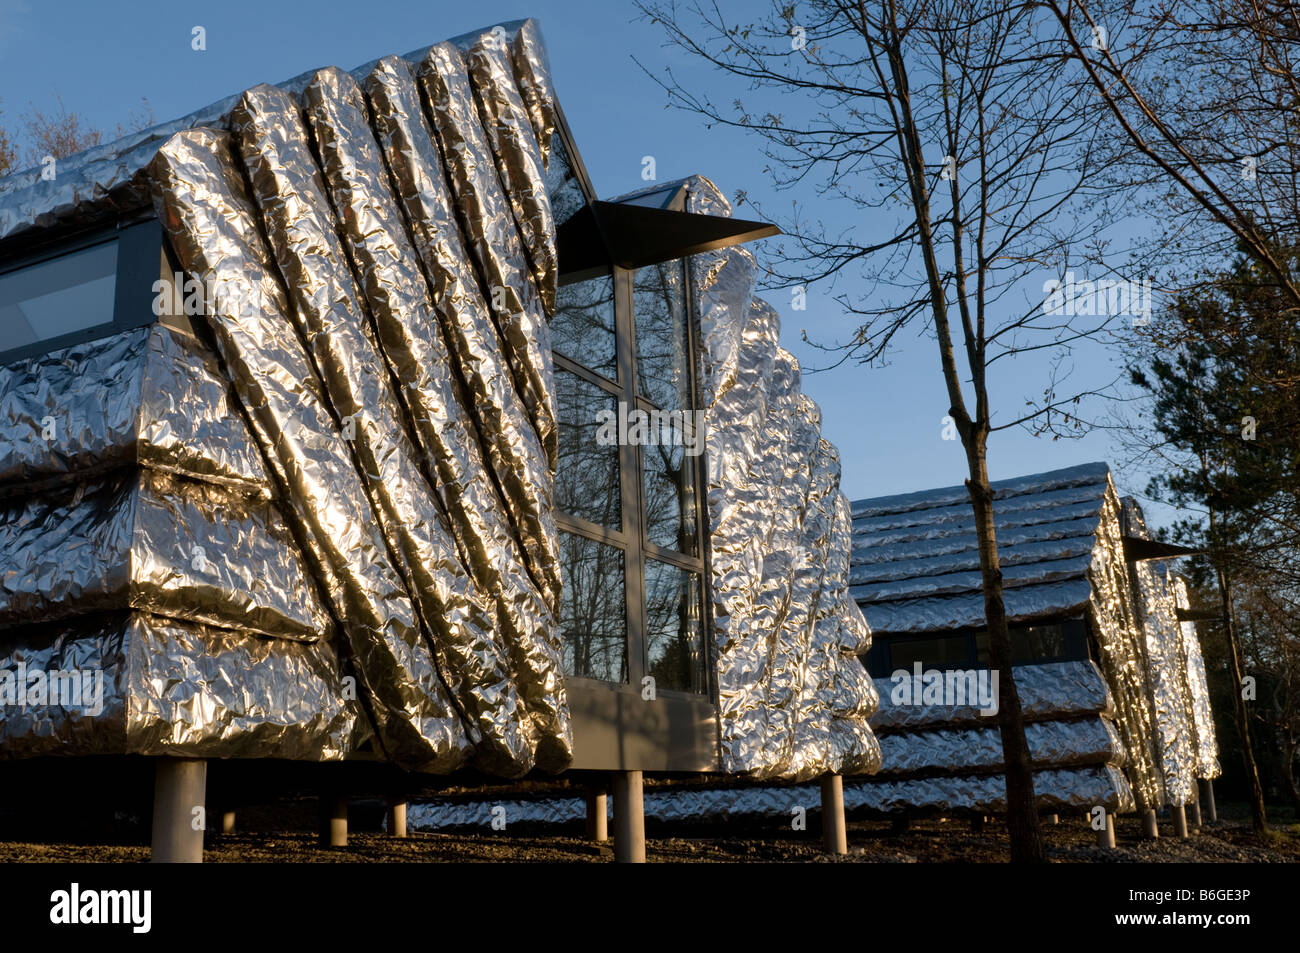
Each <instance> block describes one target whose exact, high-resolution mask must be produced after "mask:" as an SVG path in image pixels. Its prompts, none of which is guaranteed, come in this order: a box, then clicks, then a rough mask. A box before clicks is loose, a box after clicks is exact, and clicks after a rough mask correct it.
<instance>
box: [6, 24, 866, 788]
mask: <svg viewBox="0 0 1300 953" xmlns="http://www.w3.org/2000/svg"><path fill="white" fill-rule="evenodd" d="M58 169H59V171H58V176H57V179H56V180H55V181H47V180H46V179H43V178H42V177H41V176H40V175H39V174H33V173H32V172H23V173H18V174H16V175H13V176H10V177H8V178H7V179H4V180H0V316H3V321H4V323H3V326H0V365H2V366H0V568H3V573H4V575H3V586H0V672H11V673H19V672H22V673H34V672H37V671H41V672H45V671H51V672H53V671H56V670H57V672H60V673H65V674H66V675H67V678H66V681H67V683H68V687H69V691H71V688H72V687H76V688H77V689H78V691H77V693H76V694H75V696H74V695H73V694H69V693H63V692H61V693H60V694H59V695H58V697H49V696H48V694H47V696H46V697H44V698H40V699H38V698H35V697H31V698H29V697H27V696H26V695H24V696H23V698H22V699H21V701H20V702H19V701H16V702H15V704H14V705H9V704H7V703H6V704H5V706H4V708H3V710H2V711H0V757H4V758H9V759H21V758H28V757H33V756H37V755H47V754H88V753H95V754H126V753H134V754H147V755H158V756H171V757H175V758H192V759H209V758H259V757H261V758H280V759H290V760H300V761H326V760H340V759H361V760H379V761H385V762H391V763H393V764H396V765H398V766H400V767H401V768H404V769H407V770H409V771H413V772H424V773H430V774H446V773H449V772H453V771H457V770H459V769H461V768H473V769H476V770H478V771H481V772H485V773H488V774H493V775H497V776H501V777H507V778H515V777H520V776H523V775H526V774H528V773H530V772H533V771H540V772H545V773H555V772H559V771H563V770H565V769H568V768H577V769H588V770H602V771H615V770H617V771H641V770H647V771H655V770H662V771H703V772H718V771H721V772H727V773H732V774H743V775H746V776H749V777H752V778H765V779H787V780H800V779H808V778H812V777H814V776H818V775H824V774H826V773H828V772H842V773H860V772H869V771H872V770H874V769H875V768H876V767H877V766H878V765H879V763H880V750H879V747H878V746H877V744H876V742H875V739H874V737H873V735H872V732H871V730H870V728H869V727H868V721H867V720H868V717H869V716H870V715H871V713H872V712H873V711H874V709H875V705H876V696H875V690H874V687H873V685H872V683H871V682H870V680H869V679H868V678H866V676H865V674H864V672H863V670H862V668H861V666H860V665H859V664H858V662H857V661H856V658H855V656H856V654H858V653H861V652H862V651H864V650H865V648H866V646H867V644H868V642H869V635H870V633H869V630H868V629H867V627H866V624H865V622H864V620H863V618H862V615H861V612H860V611H859V610H858V608H857V605H856V604H855V603H854V601H853V600H852V598H850V595H849V551H850V546H849V540H850V536H851V532H852V530H851V517H850V509H849V506H848V503H847V501H846V500H845V499H844V498H843V497H842V496H841V495H840V493H839V461H838V456H837V454H836V451H835V448H834V447H832V446H831V445H830V444H829V443H827V442H826V441H825V440H824V439H822V438H821V436H820V429H819V413H818V410H817V407H816V405H815V404H813V403H812V401H810V400H809V399H808V398H807V397H805V396H803V395H802V393H801V391H800V385H799V369H798V365H797V363H796V362H795V360H794V359H793V357H792V356H791V355H790V354H789V353H788V352H786V351H784V350H783V349H781V348H780V347H779V345H778V343H777V340H778V325H777V320H776V316H775V312H774V311H773V310H772V309H771V308H770V307H769V306H767V305H766V304H765V303H763V302H762V301H760V300H758V299H756V298H754V297H753V287H754V280H755V274H756V267H755V264H754V259H753V257H752V255H750V254H749V252H747V251H744V250H743V249H741V248H740V247H739V243H741V242H744V241H748V240H750V239H753V238H758V237H762V236H763V235H767V234H771V233H772V232H773V231H774V229H772V228H771V227H770V226H767V225H765V224H764V223H760V222H746V221H743V220H739V219H735V218H733V217H731V215H730V208H729V207H728V205H727V203H726V201H725V199H724V198H723V197H722V195H721V193H720V192H719V191H718V190H717V188H716V187H714V186H713V185H712V183H710V182H709V181H707V180H705V179H691V180H687V181H684V182H678V183H670V184H668V185H662V186H655V187H653V188H651V189H649V190H645V191H643V192H641V193H637V194H635V195H633V196H628V197H625V198H624V199H622V200H619V201H616V202H601V201H599V200H597V198H596V196H595V194H594V192H593V190H592V188H591V185H590V182H589V181H588V179H587V177H586V173H585V171H584V170H583V168H582V163H581V159H580V157H579V156H578V153H577V149H576V146H575V144H574V141H573V138H572V135H571V133H570V132H569V129H568V126H567V123H566V122H565V120H564V116H563V112H562V110H561V109H560V107H559V104H558V102H557V100H556V97H555V93H554V88H553V84H552V82H551V78H550V70H549V66H548V64H547V61H546V53H545V49H544V47H543V45H542V41H541V34H540V30H539V28H538V27H537V24H536V23H535V22H533V21H524V22H514V23H509V24H502V25H499V26H494V27H490V28H485V29H484V30H482V31H477V32H475V33H473V34H470V35H467V36H463V37H458V38H456V39H454V40H450V41H447V42H443V43H439V44H437V45H435V46H433V47H430V48H425V49H420V50H417V51H414V52H412V53H408V54H406V55H404V56H388V57H385V58H383V59H381V60H378V61H375V62H373V63H370V64H367V65H365V66H362V67H360V68H358V69H356V70H353V71H351V72H345V71H343V70H340V69H336V68H327V69H322V70H319V71H314V72H312V73H308V74H304V75H303V76H300V77H297V78H295V79H292V80H289V81H287V82H285V83H282V84H279V85H277V86H271V85H260V86H257V87H254V88H252V89H249V90H246V91H244V92H243V93H241V94H239V95H236V96H233V97H230V98H229V99H227V100H223V101H222V102H219V103H215V104H213V105H211V106H209V107H207V108H205V109H202V110H199V111H198V112H196V113H194V114H192V115H190V116H188V117H185V118H183V119H180V120H177V121H175V122H172V123H167V124H164V125H162V126H158V127H155V128H154V129H151V130H147V131H145V132H143V133H138V134H135V135H133V136H130V137H128V138H127V139H124V140H121V141H119V142H116V143H113V144H110V145H107V146H103V147H99V148H96V149H94V150H91V151H89V152H87V153H83V154H82V155H80V156H76V157H71V158H68V159H65V160H61V161H60V163H59V167H58ZM74 673H75V675H76V677H75V678H74V677H73V674H74ZM86 673H90V674H91V675H92V680H91V682H83V681H82V680H81V676H82V675H84V674H86ZM24 677H25V676H24ZM95 678H98V679H100V681H98V682H96V681H94V679H95ZM74 683H75V686H74ZM3 684H5V682H4V680H3V679H2V678H0V687H2V686H3ZM8 684H13V680H12V679H11V680H10V681H9V682H8ZM96 686H98V687H96Z"/></svg>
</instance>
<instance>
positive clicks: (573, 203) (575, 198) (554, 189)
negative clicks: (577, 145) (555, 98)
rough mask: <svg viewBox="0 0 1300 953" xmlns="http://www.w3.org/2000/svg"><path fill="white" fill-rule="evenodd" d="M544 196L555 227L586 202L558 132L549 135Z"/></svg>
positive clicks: (570, 216)
mask: <svg viewBox="0 0 1300 953" xmlns="http://www.w3.org/2000/svg"><path fill="white" fill-rule="evenodd" d="M546 196H547V198H549V199H550V202H551V214H552V215H554V216H555V226H556V228H558V227H559V226H561V225H563V224H564V223H565V222H567V221H568V220H569V219H571V218H572V217H573V213H574V212H576V211H578V209H580V208H582V207H583V206H584V205H586V204H587V197H586V196H585V195H583V194H582V186H580V185H579V184H578V177H577V176H576V175H574V174H573V164H572V163H571V162H570V161H569V153H568V152H567V151H566V150H565V148H564V140H563V139H561V138H560V134H559V133H558V132H557V133H555V134H554V135H552V136H551V155H550V158H549V160H548V161H547V164H546Z"/></svg>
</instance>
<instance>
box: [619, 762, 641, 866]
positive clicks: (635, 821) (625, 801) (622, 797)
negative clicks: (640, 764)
mask: <svg viewBox="0 0 1300 953" xmlns="http://www.w3.org/2000/svg"><path fill="white" fill-rule="evenodd" d="M614 859H615V860H616V861H618V862H619V863H620V864H644V863H645V807H644V804H643V802H642V799H641V772H640V771H615V772H614Z"/></svg>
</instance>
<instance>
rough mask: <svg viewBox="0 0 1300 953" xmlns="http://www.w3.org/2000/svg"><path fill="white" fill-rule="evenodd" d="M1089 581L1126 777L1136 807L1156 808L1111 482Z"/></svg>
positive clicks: (1157, 791) (1155, 761)
mask: <svg viewBox="0 0 1300 953" xmlns="http://www.w3.org/2000/svg"><path fill="white" fill-rule="evenodd" d="M1088 580H1089V583H1090V586H1091V595H1090V601H1091V618H1092V624H1093V631H1094V632H1095V635H1096V640H1097V647H1098V649H1099V652H1100V655H1101V659H1100V662H1101V670H1102V672H1103V673H1104V675H1105V676H1106V684H1107V685H1108V686H1109V687H1110V691H1111V694H1112V696H1113V697H1114V699H1115V721H1116V727H1118V728H1119V732H1120V737H1122V738H1123V739H1124V748H1125V751H1126V752H1127V754H1128V757H1127V760H1126V762H1125V773H1126V774H1127V775H1128V778H1129V784H1130V786H1131V787H1132V789H1133V797H1134V799H1135V801H1136V803H1137V807H1138V809H1139V810H1143V811H1145V810H1149V809H1158V808H1160V807H1162V806H1163V804H1164V783H1163V779H1162V777H1161V773H1160V763H1159V755H1158V753H1157V751H1156V750H1155V744H1156V739H1157V738H1158V737H1159V735H1158V733H1157V732H1158V729H1157V727H1156V724H1155V716H1154V713H1153V712H1152V710H1151V707H1152V706H1151V701H1150V696H1149V695H1148V694H1147V679H1148V675H1147V663H1146V660H1145V658H1144V652H1143V647H1142V643H1141V639H1142V636H1141V630H1140V629H1139V627H1138V620H1137V617H1136V612H1135V608H1134V606H1133V596H1132V591H1131V588H1130V585H1129V572H1128V566H1127V564H1126V562H1125V556H1124V542H1123V538H1122V535H1121V530H1120V502H1119V497H1118V496H1117V495H1116V493H1115V488H1114V485H1113V484H1111V483H1110V481H1109V478H1107V486H1106V493H1105V498H1104V502H1103V506H1102V513H1101V518H1100V520H1099V521H1098V526H1097V545H1096V548H1095V550H1094V553H1093V561H1092V565H1091V566H1090V567H1089V569H1088Z"/></svg>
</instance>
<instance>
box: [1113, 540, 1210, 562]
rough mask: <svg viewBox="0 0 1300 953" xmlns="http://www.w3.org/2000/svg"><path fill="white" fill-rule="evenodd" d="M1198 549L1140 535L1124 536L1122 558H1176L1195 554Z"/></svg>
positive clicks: (1139, 559)
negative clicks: (1143, 537) (1144, 537)
mask: <svg viewBox="0 0 1300 953" xmlns="http://www.w3.org/2000/svg"><path fill="white" fill-rule="evenodd" d="M1199 552H1200V550H1199V549H1193V548H1192V547H1190V546H1178V545H1176V544H1174V543H1162V542H1160V540H1157V539H1142V538H1141V537H1140V536H1125V537H1124V558H1126V559H1133V560H1138V561H1141V560H1144V559H1177V558H1178V557H1179V556H1195V555H1196V554H1197V553H1199Z"/></svg>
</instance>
